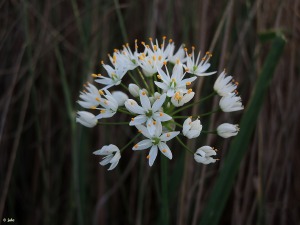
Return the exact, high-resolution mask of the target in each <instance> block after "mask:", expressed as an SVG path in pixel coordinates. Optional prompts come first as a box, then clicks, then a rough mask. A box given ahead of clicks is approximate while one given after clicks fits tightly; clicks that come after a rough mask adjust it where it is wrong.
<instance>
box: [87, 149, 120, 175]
mask: <svg viewBox="0 0 300 225" xmlns="http://www.w3.org/2000/svg"><path fill="white" fill-rule="evenodd" d="M93 153H94V154H95V155H104V156H105V157H104V158H103V159H102V161H101V162H100V165H101V166H105V165H107V164H109V163H110V164H111V165H110V167H109V168H108V170H113V169H114V168H115V167H116V166H117V165H118V163H119V160H120V158H121V153H120V150H119V148H118V147H117V146H115V145H113V144H110V145H105V146H103V147H102V148H101V149H99V150H97V151H94V152H93Z"/></svg>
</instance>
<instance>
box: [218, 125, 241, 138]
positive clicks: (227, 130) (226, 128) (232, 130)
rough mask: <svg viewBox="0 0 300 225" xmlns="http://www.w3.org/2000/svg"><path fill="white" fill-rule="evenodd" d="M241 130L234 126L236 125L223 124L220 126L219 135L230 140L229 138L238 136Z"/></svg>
mask: <svg viewBox="0 0 300 225" xmlns="http://www.w3.org/2000/svg"><path fill="white" fill-rule="evenodd" d="M239 130H240V128H239V126H238V125H237V124H236V125H234V124H230V123H223V124H221V125H219V126H218V128H217V133H218V135H219V136H221V137H223V138H229V137H232V136H235V135H237V134H238V132H239Z"/></svg>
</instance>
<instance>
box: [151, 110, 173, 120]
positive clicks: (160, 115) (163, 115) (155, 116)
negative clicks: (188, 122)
mask: <svg viewBox="0 0 300 225" xmlns="http://www.w3.org/2000/svg"><path fill="white" fill-rule="evenodd" d="M152 117H153V119H155V120H157V121H161V122H165V121H169V120H171V119H172V117H171V116H169V115H168V114H166V113H163V112H156V113H154V114H153V116H152Z"/></svg>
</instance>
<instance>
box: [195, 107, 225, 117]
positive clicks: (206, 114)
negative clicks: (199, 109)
mask: <svg viewBox="0 0 300 225" xmlns="http://www.w3.org/2000/svg"><path fill="white" fill-rule="evenodd" d="M220 111H221V109H220V108H218V109H216V110H213V111H211V112H207V113H203V114H200V115H199V116H200V117H203V116H209V115H211V114H214V113H216V112H220Z"/></svg>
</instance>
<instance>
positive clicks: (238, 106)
mask: <svg viewBox="0 0 300 225" xmlns="http://www.w3.org/2000/svg"><path fill="white" fill-rule="evenodd" d="M219 105H220V107H221V109H222V110H223V112H234V111H239V110H242V109H244V106H243V105H242V99H241V97H240V96H236V95H235V94H231V95H227V96H224V97H222V98H221V100H220V102H219Z"/></svg>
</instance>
